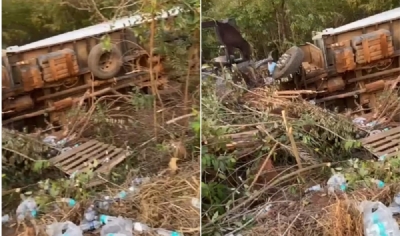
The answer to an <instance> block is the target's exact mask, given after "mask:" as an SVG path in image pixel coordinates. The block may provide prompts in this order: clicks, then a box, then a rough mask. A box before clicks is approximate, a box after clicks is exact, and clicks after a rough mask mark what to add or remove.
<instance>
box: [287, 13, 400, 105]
mask: <svg viewBox="0 0 400 236" xmlns="http://www.w3.org/2000/svg"><path fill="white" fill-rule="evenodd" d="M313 41H314V44H311V43H307V44H306V45H302V46H300V48H301V49H302V51H303V52H304V59H303V62H302V65H301V68H302V72H301V75H299V76H297V77H295V79H294V80H292V81H291V82H294V86H295V87H296V88H297V89H309V90H314V91H318V92H319V93H317V95H314V96H315V97H314V99H315V102H316V103H318V104H324V105H325V106H327V107H329V105H332V106H336V107H346V108H352V107H355V106H362V107H363V109H365V110H371V109H372V110H373V109H374V108H375V107H376V106H377V99H378V97H379V95H380V94H382V92H383V91H384V90H385V88H388V87H391V88H394V87H395V86H397V84H398V83H399V82H400V81H399V79H398V77H399V75H400V8H395V9H392V10H390V11H386V12H382V13H380V14H377V15H373V16H370V17H367V18H364V19H361V20H358V21H355V22H352V23H350V24H347V25H343V26H341V27H338V28H335V29H326V30H324V31H323V32H318V33H314V37H313ZM292 85H293V84H292ZM285 87H286V86H285Z"/></svg>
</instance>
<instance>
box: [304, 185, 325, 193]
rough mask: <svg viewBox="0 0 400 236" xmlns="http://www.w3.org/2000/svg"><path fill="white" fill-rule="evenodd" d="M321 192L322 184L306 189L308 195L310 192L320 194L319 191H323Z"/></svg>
mask: <svg viewBox="0 0 400 236" xmlns="http://www.w3.org/2000/svg"><path fill="white" fill-rule="evenodd" d="M321 190H322V187H321V185H320V184H317V185H314V186H312V187H310V188H308V189H306V193H308V192H319V191H321Z"/></svg>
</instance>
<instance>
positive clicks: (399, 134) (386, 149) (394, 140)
mask: <svg viewBox="0 0 400 236" xmlns="http://www.w3.org/2000/svg"><path fill="white" fill-rule="evenodd" d="M360 141H361V143H362V145H363V146H364V147H365V148H367V149H368V150H369V151H370V152H371V153H372V154H374V155H375V156H377V157H380V156H383V155H385V156H386V157H387V158H390V157H394V156H400V127H397V128H394V129H391V130H388V131H384V132H381V133H378V134H375V135H371V136H369V137H367V138H364V139H361V140H360Z"/></svg>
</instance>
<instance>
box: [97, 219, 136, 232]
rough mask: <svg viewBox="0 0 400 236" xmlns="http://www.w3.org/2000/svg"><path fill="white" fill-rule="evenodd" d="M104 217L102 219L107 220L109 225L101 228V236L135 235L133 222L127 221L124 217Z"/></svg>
mask: <svg viewBox="0 0 400 236" xmlns="http://www.w3.org/2000/svg"><path fill="white" fill-rule="evenodd" d="M102 216H103V217H102V219H103V220H106V222H107V223H106V224H105V225H104V226H103V227H102V228H101V232H100V235H101V236H107V235H109V234H123V235H126V236H132V235H133V232H132V231H133V229H132V228H133V223H132V221H131V220H127V219H124V218H122V217H109V216H105V215H102ZM105 218H108V219H105Z"/></svg>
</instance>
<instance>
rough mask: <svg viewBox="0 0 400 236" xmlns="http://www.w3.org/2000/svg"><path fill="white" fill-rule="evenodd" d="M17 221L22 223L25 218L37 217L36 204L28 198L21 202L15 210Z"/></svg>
mask: <svg viewBox="0 0 400 236" xmlns="http://www.w3.org/2000/svg"><path fill="white" fill-rule="evenodd" d="M16 213H17V220H18V221H22V220H24V219H25V217H36V216H37V204H36V201H35V200H34V199H33V198H31V197H29V198H27V199H25V200H23V201H22V202H21V203H20V204H19V206H18V208H17V211H16Z"/></svg>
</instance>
